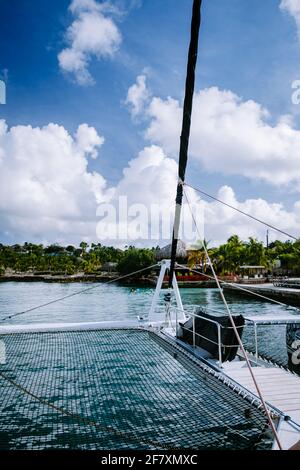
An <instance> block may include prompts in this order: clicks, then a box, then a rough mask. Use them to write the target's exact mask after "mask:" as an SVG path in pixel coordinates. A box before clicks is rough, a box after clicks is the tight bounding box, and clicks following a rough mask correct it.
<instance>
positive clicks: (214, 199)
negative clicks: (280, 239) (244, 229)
mask: <svg viewBox="0 0 300 470" xmlns="http://www.w3.org/2000/svg"><path fill="white" fill-rule="evenodd" d="M183 184H184V186H187V187H188V188H191V189H193V190H194V191H196V192H197V193H200V194H202V195H203V196H207V197H208V198H210V199H212V200H213V201H216V202H219V203H220V204H223V206H226V207H229V208H230V209H232V210H234V211H236V212H239V213H240V214H242V215H245V216H246V217H248V218H249V219H252V220H255V221H256V222H259V223H260V224H263V225H265V226H266V227H269V228H271V229H272V230H275V232H278V233H281V234H282V235H286V236H287V237H289V238H292V239H293V240H298V239H299V237H295V236H294V235H291V234H290V233H288V232H285V231H284V230H281V229H280V228H278V227H275V226H274V225H271V224H268V223H267V222H265V221H263V220H261V219H258V218H257V217H255V216H254V215H251V214H248V213H247V212H244V211H242V210H241V209H238V208H237V207H234V206H232V205H231V204H228V203H227V202H224V201H222V200H221V199H218V198H217V197H215V196H212V195H211V194H208V193H206V192H205V191H202V190H201V189H199V188H195V186H192V185H191V184H188V183H185V182H183Z"/></svg>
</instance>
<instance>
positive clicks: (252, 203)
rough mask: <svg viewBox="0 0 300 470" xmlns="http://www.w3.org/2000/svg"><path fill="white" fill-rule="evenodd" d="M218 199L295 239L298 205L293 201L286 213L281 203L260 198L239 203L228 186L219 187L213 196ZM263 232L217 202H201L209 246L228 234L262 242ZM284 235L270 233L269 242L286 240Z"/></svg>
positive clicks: (299, 228) (299, 225)
mask: <svg viewBox="0 0 300 470" xmlns="http://www.w3.org/2000/svg"><path fill="white" fill-rule="evenodd" d="M217 197H218V199H220V200H222V201H224V202H226V203H227V204H230V205H232V206H233V207H236V208H237V209H239V210H241V211H243V212H245V213H248V214H251V215H253V216H254V217H256V218H258V219H261V220H263V221H265V222H266V223H268V224H270V225H273V226H275V227H278V228H281V229H282V230H284V231H286V232H287V233H290V234H291V235H294V236H298V234H299V231H300V203H299V202H296V203H295V205H294V207H293V210H291V211H288V210H286V209H285V207H284V206H283V204H278V203H270V202H268V201H266V200H264V199H262V198H258V199H246V200H245V201H239V200H238V199H237V197H236V195H235V193H234V190H233V189H232V188H231V187H230V186H223V187H221V188H220V189H219V191H218V194H217ZM266 230H267V227H265V226H264V225H262V224H259V223H258V222H255V221H252V220H250V219H248V218H247V217H246V216H244V215H242V214H240V213H238V212H236V211H234V210H232V209H230V208H228V207H226V206H223V205H220V203H218V202H207V201H206V202H205V235H206V237H207V239H209V240H212V243H213V244H217V245H218V244H220V243H223V242H224V240H227V239H228V238H229V237H230V236H231V235H233V234H237V235H239V237H240V238H242V239H244V240H247V239H248V237H249V236H253V237H256V238H258V239H260V240H265V237H266ZM286 238H287V237H285V236H284V235H281V234H280V233H278V232H276V231H274V230H270V240H275V239H286Z"/></svg>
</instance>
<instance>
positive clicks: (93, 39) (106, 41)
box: [58, 0, 122, 85]
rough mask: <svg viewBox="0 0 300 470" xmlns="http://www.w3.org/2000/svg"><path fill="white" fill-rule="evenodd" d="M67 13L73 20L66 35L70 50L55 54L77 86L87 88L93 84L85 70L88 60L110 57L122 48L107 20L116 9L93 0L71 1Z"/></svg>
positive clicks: (119, 39) (118, 37) (114, 26)
mask: <svg viewBox="0 0 300 470" xmlns="http://www.w3.org/2000/svg"><path fill="white" fill-rule="evenodd" d="M70 10H71V12H72V14H73V15H74V16H75V19H74V21H73V23H72V24H71V25H70V26H69V28H68V29H67V32H66V40H67V43H68V45H69V46H68V47H67V48H65V49H63V50H62V51H61V52H60V53H59V54H58V61H59V65H60V68H61V69H62V70H63V71H64V72H67V73H70V74H73V75H74V77H75V79H76V81H77V83H78V84H79V85H89V84H92V83H94V79H93V77H92V76H91V74H90V72H89V70H88V66H89V63H90V61H91V59H92V58H93V57H96V58H97V59H100V58H105V57H112V56H113V55H114V54H115V53H116V52H117V50H118V48H119V46H120V44H121V41H122V37H121V33H120V31H119V29H118V27H117V25H116V24H115V22H114V21H113V19H112V18H111V17H109V16H107V15H108V14H109V13H111V12H115V8H114V7H113V6H111V5H110V4H109V3H98V2H96V1H95V0H73V1H72V3H71V5H70Z"/></svg>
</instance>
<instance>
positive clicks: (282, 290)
mask: <svg viewBox="0 0 300 470" xmlns="http://www.w3.org/2000/svg"><path fill="white" fill-rule="evenodd" d="M223 289H224V291H225V293H226V292H227V293H230V294H235V295H240V296H241V295H242V296H247V297H249V296H250V297H251V298H252V299H254V298H255V297H254V296H253V295H252V294H251V292H253V293H254V294H259V295H264V296H266V297H269V298H270V299H273V300H277V301H279V302H282V303H285V304H287V305H293V306H295V307H300V289H293V288H289V287H276V286H274V285H273V284H271V283H266V284H255V285H253V284H232V285H231V284H224V286H223ZM242 289H247V290H248V291H249V292H246V291H245V290H242ZM257 298H259V297H257Z"/></svg>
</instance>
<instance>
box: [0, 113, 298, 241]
mask: <svg viewBox="0 0 300 470" xmlns="http://www.w3.org/2000/svg"><path fill="white" fill-rule="evenodd" d="M103 142H104V139H103V137H101V136H100V135H99V134H98V133H97V132H96V130H95V129H94V128H91V127H89V126H87V124H82V125H81V126H79V128H78V129H77V131H76V132H75V133H74V135H71V134H70V133H69V132H68V131H67V130H66V129H65V128H64V127H62V126H58V125H57V124H48V125H47V126H45V127H42V128H39V127H36V128H33V127H31V126H15V127H12V128H8V126H7V125H6V123H5V121H4V120H0V221H1V222H0V231H1V238H2V240H3V239H7V240H10V241H11V242H16V241H18V242H22V241H25V240H27V241H36V242H40V241H41V240H44V241H45V240H46V241H47V242H54V241H55V242H59V243H64V244H68V243H78V242H79V241H80V240H82V239H86V240H87V241H89V242H92V241H97V232H96V229H97V226H98V223H99V217H97V208H98V209H99V207H100V208H103V207H104V209H105V207H107V204H109V207H115V208H116V213H117V212H118V210H119V204H120V200H121V199H122V198H124V197H126V204H127V209H128V210H127V211H126V213H125V218H126V220H122V219H120V218H117V219H116V220H115V221H112V224H111V227H110V229H111V237H110V239H108V238H107V234H106V237H105V238H102V239H100V240H99V241H101V242H105V243H113V244H115V245H118V246H122V245H125V244H130V243H135V244H142V245H148V246H152V245H156V244H158V243H159V244H166V243H168V241H169V237H170V236H171V228H172V223H173V217H174V208H175V207H174V206H175V203H174V201H175V191H176V183H177V164H176V162H175V160H174V159H173V158H170V157H169V156H168V155H167V154H166V153H165V152H164V150H163V149H162V148H161V147H160V146H157V145H151V146H148V147H145V148H144V149H143V150H142V151H141V152H140V153H139V154H138V155H137V156H136V157H135V158H133V159H132V160H130V161H129V163H128V165H127V167H126V168H124V170H123V175H122V177H121V178H120V181H119V182H118V183H117V184H116V186H115V187H108V185H107V183H106V181H105V179H104V178H103V176H102V175H101V171H100V172H91V171H90V170H89V167H88V165H89V158H96V157H97V155H98V150H99V148H101V146H102V145H103ZM99 167H100V168H101V159H99ZM187 191H188V198H189V201H190V203H191V204H192V207H193V210H194V211H195V212H196V214H198V216H199V218H198V223H199V227H200V231H201V233H203V223H204V235H205V237H206V238H207V239H209V240H212V244H216V243H221V242H223V241H225V240H226V239H227V238H228V237H229V236H230V235H232V233H237V234H238V235H240V236H241V237H243V238H247V237H248V236H249V234H253V235H254V236H257V237H258V238H261V239H262V238H264V236H265V228H264V227H263V226H260V225H259V224H257V223H255V222H251V221H249V220H248V219H245V217H244V216H242V215H241V214H238V213H236V212H233V211H232V210H231V209H228V208H226V207H223V206H220V205H219V204H218V203H216V202H208V201H203V200H201V199H200V196H199V195H198V194H197V193H196V192H195V191H193V190H192V189H188V190H187ZM218 197H219V198H220V199H222V200H224V201H225V202H228V203H229V204H232V205H234V206H237V207H238V208H239V209H241V210H244V211H246V212H249V213H251V214H253V215H255V216H257V217H261V218H263V219H264V220H266V221H267V222H269V223H271V224H274V225H278V224H279V225H280V227H281V228H283V229H285V230H287V231H289V232H291V233H296V234H297V233H298V232H299V229H300V201H299V202H297V203H296V204H295V206H294V208H293V210H290V211H288V210H286V209H285V208H284V206H283V205H281V204H274V203H269V202H268V201H265V200H263V199H248V200H245V201H239V200H238V199H237V197H236V195H235V193H234V190H233V189H232V188H231V187H228V186H224V187H222V188H220V190H219V193H218ZM145 214H146V217H149V218H148V219H147V218H146V219H144V218H143V217H144V215H145ZM98 215H99V214H98ZM103 215H104V213H102V216H103ZM183 215H184V220H183V238H185V239H186V234H187V233H188V241H189V242H191V243H192V242H193V241H195V240H196V239H197V238H199V236H198V234H197V233H196V232H195V230H194V228H193V227H192V224H191V221H192V219H191V215H190V213H189V209H188V207H187V205H185V207H184V214H183ZM151 217H152V218H151ZM137 219H138V222H140V226H139V224H136V221H137ZM157 221H160V222H159V223H157ZM162 222H163V224H164V226H162V225H161V223H162ZM120 224H121V230H122V224H124V225H125V224H126V225H127V227H128V224H129V230H128V231H127V232H125V234H127V235H129V238H127V239H126V237H123V238H122V237H121V236H120V231H119V229H120ZM137 225H138V226H137ZM132 227H135V228H134V230H132ZM191 229H193V230H191ZM122 233H123V232H122ZM190 234H191V235H192V236H193V235H194V239H192V238H190ZM98 235H99V233H98ZM276 236H277V235H276V234H275V233H274V238H275V237H276Z"/></svg>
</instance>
